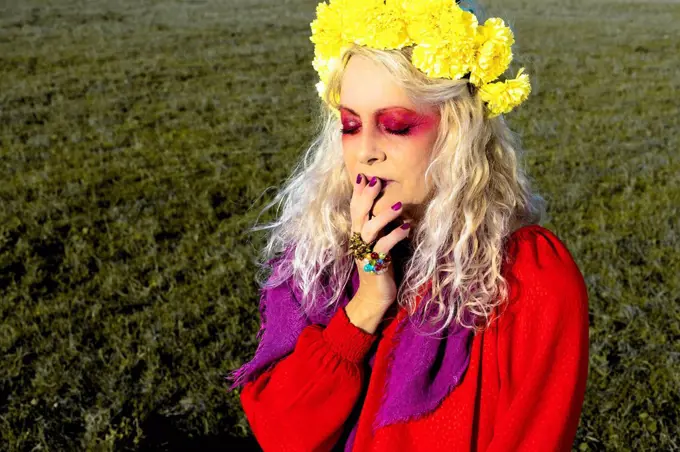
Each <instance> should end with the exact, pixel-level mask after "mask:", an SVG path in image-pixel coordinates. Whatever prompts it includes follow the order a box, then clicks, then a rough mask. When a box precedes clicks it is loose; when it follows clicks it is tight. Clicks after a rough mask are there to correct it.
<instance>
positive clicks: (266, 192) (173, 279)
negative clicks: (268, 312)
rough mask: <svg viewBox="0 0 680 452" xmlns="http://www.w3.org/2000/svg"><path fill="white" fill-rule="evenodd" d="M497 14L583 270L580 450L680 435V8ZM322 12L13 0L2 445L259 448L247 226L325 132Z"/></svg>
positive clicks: (5, 143)
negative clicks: (246, 380) (247, 403)
mask: <svg viewBox="0 0 680 452" xmlns="http://www.w3.org/2000/svg"><path fill="white" fill-rule="evenodd" d="M484 5H485V6H486V7H487V9H488V12H489V13H490V14H491V15H498V16H501V17H503V18H505V19H506V20H507V21H508V22H510V23H511V24H512V26H513V27H514V29H515V32H516V39H517V47H516V50H515V52H516V61H517V66H516V68H515V70H516V69H517V68H519V67H520V65H523V66H525V67H526V68H527V72H528V73H529V74H530V75H531V77H532V84H533V87H534V92H533V94H532V96H531V97H530V99H529V100H528V101H527V102H526V104H524V105H522V106H521V107H520V108H519V109H518V110H517V111H516V112H513V113H512V114H511V115H509V118H508V120H509V121H510V122H511V124H512V126H513V128H514V129H515V130H516V131H517V132H518V133H520V134H521V135H522V137H523V140H524V145H525V147H526V148H527V156H526V159H525V163H526V165H527V166H528V168H529V172H530V175H531V177H532V178H533V179H534V180H535V184H536V186H537V187H538V189H539V190H540V192H541V193H542V194H543V195H544V196H545V197H546V198H547V199H548V201H549V212H550V215H551V219H550V221H549V222H547V223H545V224H544V226H546V227H548V228H549V229H551V230H552V231H553V232H555V233H556V234H557V235H558V236H559V237H560V238H561V239H562V240H563V241H564V242H565V243H566V244H567V246H568V247H569V249H570V250H571V252H572V254H573V256H574V258H575V259H576V261H577V263H578V265H579V267H580V269H581V271H582V272H583V274H584V277H585V280H586V282H587V285H588V291H589V295H590V328H591V329H590V339H591V349H590V352H591V361H590V373H589V380H588V389H587V394H586V401H585V406H584V410H583V414H582V417H581V422H580V425H579V429H578V434H577V437H576V439H575V442H574V449H575V450H582V451H588V450H631V451H637V450H678V449H680V439H678V438H680V420H679V417H680V302H679V299H678V293H679V291H680V287H679V286H680V284H679V282H680V279H679V278H678V274H679V273H680V256H679V253H678V249H680V238H679V237H678V229H679V228H678V226H679V224H678V223H679V218H680V215H679V212H678V206H679V205H680V183H679V182H680V176H679V175H680V156H679V155H678V154H679V152H678V149H679V141H680V140H679V137H680V132H678V127H679V126H680V119H679V116H678V107H677V89H678V84H679V82H680V75H678V73H677V67H679V66H680V40H679V39H678V36H679V34H678V31H679V30H678V29H679V28H680V27H679V26H678V21H679V20H680V5H679V4H677V3H675V2H669V1H659V2H653V1H604V0H595V1H593V0H591V1H586V0H572V1H568V2H565V1H562V0H540V1H539V0H535V1H528V0H503V1H501V0H493V1H487V2H485V3H484ZM315 6H316V2H315V1H309V0H305V1H301V0H296V1H274V0H259V1H254V0H229V1H226V2H224V1H216V0H206V1H202V2H198V1H193V2H189V1H187V2H169V1H168V2H161V1H150V0H143V1H142V0H134V1H133V0H114V1H108V2H105V1H89V2H83V1H68V0H63V1H38V0H24V1H22V2H3V5H2V9H1V11H2V14H0V176H1V177H2V181H3V183H2V184H1V185H0V319H1V323H0V353H1V356H2V366H0V385H1V386H0V438H2V442H3V448H6V449H8V450H29V449H30V450H76V449H96V450H107V449H109V450H111V449H117V450H126V449H134V448H138V449H164V450H179V449H187V448H199V447H200V448H204V449H206V448H209V447H214V448H218V447H221V448H223V449H225V448H226V449H227V450H229V447H230V446H231V448H232V449H234V450H237V449H239V448H246V447H254V445H253V441H252V437H251V438H250V442H247V440H244V441H245V442H239V441H241V440H239V438H247V437H249V436H251V435H250V431H249V429H248V424H247V422H246V420H245V418H244V416H243V413H242V411H241V407H240V404H239V400H238V392H233V393H229V394H228V393H227V391H226V389H227V384H226V382H225V381H224V376H225V375H226V374H227V372H228V371H229V370H231V369H234V368H236V367H238V366H239V365H241V364H242V363H243V362H245V361H246V360H248V359H250V358H251V357H252V355H253V353H254V351H255V347H256V345H257V343H256V341H255V335H256V333H257V330H258V327H259V315H258V311H257V303H258V286H257V283H256V281H255V279H254V277H255V272H256V266H255V263H254V259H255V257H256V254H257V251H258V250H259V248H260V247H261V246H262V244H263V243H264V242H263V237H262V236H258V235H250V234H247V233H246V229H247V228H248V227H250V226H252V225H253V223H254V222H255V220H256V218H257V215H258V213H259V210H260V208H261V207H262V206H263V205H264V204H265V202H266V201H267V200H269V199H271V196H272V194H273V192H274V190H275V187H277V186H278V185H279V184H281V182H282V181H283V180H284V179H285V177H286V176H287V175H288V174H289V172H290V171H291V169H292V167H293V165H294V163H295V160H296V159H297V158H298V157H299V155H300V153H301V152H302V150H303V149H304V147H305V146H306V145H307V144H308V143H309V140H310V138H311V133H312V131H313V122H314V119H315V113H316V104H315V102H316V101H317V98H316V93H315V90H314V83H315V82H316V74H315V73H314V70H313V68H312V66H311V59H312V44H311V42H309V39H308V38H309V22H310V21H311V20H312V18H313V14H314V8H315ZM271 215H272V214H271V213H268V214H266V215H264V216H263V217H261V218H260V220H261V221H265V220H268V219H271Z"/></svg>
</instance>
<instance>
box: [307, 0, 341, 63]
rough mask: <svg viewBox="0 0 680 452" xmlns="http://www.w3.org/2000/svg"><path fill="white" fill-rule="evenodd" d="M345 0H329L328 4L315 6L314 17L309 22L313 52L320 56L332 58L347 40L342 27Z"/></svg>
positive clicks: (338, 52)
mask: <svg viewBox="0 0 680 452" xmlns="http://www.w3.org/2000/svg"><path fill="white" fill-rule="evenodd" d="M345 3H346V0H331V2H330V4H326V3H319V4H318V5H317V6H316V19H314V20H313V21H312V23H311V24H310V26H311V28H312V35H311V36H310V37H309V40H310V41H312V42H313V43H314V53H315V54H317V55H319V56H321V57H322V58H325V59H327V58H332V57H334V56H337V55H339V54H340V49H341V48H342V47H343V46H344V45H346V44H347V42H348V40H347V37H346V35H345V32H344V27H343V21H342V16H343V8H344V7H345Z"/></svg>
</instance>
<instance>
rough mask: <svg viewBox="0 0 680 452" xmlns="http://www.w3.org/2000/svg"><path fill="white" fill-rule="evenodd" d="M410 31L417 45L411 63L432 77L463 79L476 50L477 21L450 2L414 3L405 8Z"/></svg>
mask: <svg viewBox="0 0 680 452" xmlns="http://www.w3.org/2000/svg"><path fill="white" fill-rule="evenodd" d="M404 11H405V14H406V15H407V21H408V25H407V29H408V33H409V36H411V39H412V40H413V41H414V42H415V43H416V44H417V45H416V47H415V48H414V49H413V55H412V57H411V62H412V63H413V65H414V66H416V67H417V68H418V69H420V70H421V71H423V72H424V73H426V74H427V75H428V76H430V77H437V78H450V79H453V80H456V79H459V78H461V77H463V76H464V75H465V74H467V73H468V72H470V70H471V68H472V64H473V62H474V58H475V55H476V50H477V46H478V43H477V40H476V37H477V27H478V22H477V17H475V15H474V14H472V13H470V12H467V11H463V10H462V9H461V8H460V7H459V6H458V5H456V4H455V3H454V2H452V1H450V0H448V1H447V0H425V1H421V2H411V3H409V4H407V5H406V6H405V7H404Z"/></svg>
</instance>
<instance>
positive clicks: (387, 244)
mask: <svg viewBox="0 0 680 452" xmlns="http://www.w3.org/2000/svg"><path fill="white" fill-rule="evenodd" d="M410 232H411V224H410V223H404V224H402V225H401V226H400V227H398V228H397V229H395V230H394V231H392V232H390V233H389V234H387V235H386V236H385V237H382V238H381V239H380V240H378V241H377V242H376V243H375V246H374V247H373V251H375V252H376V253H387V252H389V251H390V250H391V249H392V248H393V247H394V245H396V244H397V243H398V242H400V241H401V240H404V239H405V238H406V237H408V236H409V233H410Z"/></svg>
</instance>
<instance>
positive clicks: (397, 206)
mask: <svg viewBox="0 0 680 452" xmlns="http://www.w3.org/2000/svg"><path fill="white" fill-rule="evenodd" d="M399 209H401V201H399V202H398V203H396V204H395V205H393V206H392V210H399Z"/></svg>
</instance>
